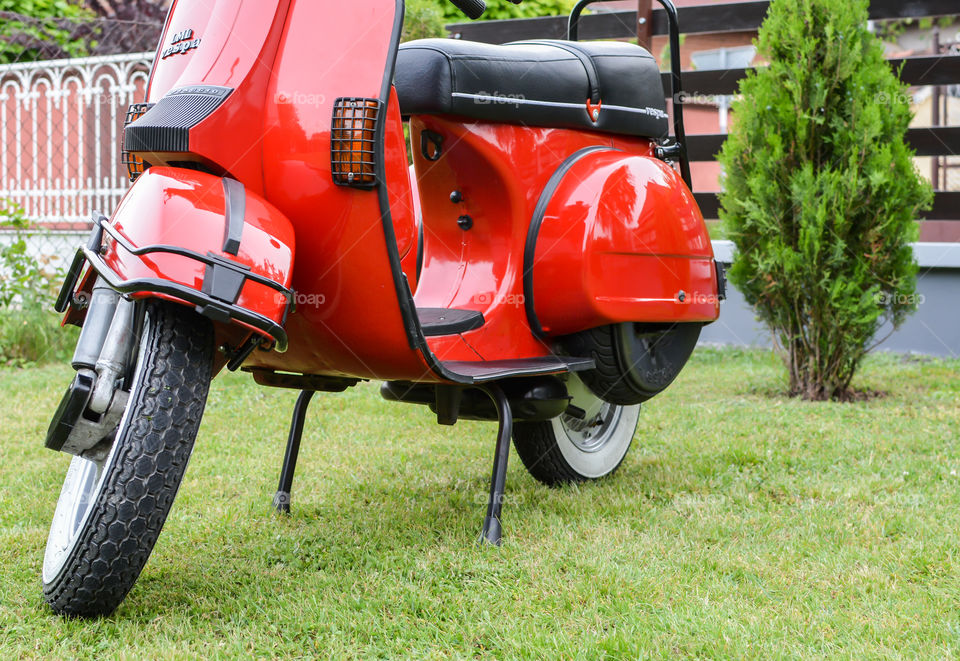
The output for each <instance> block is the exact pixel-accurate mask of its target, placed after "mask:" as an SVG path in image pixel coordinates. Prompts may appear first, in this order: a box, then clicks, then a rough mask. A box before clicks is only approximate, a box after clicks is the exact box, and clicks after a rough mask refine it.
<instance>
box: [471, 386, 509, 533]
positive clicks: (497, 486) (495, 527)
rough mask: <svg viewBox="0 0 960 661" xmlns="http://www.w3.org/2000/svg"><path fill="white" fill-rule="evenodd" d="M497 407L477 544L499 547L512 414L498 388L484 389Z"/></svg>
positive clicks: (507, 401) (507, 402)
mask: <svg viewBox="0 0 960 661" xmlns="http://www.w3.org/2000/svg"><path fill="white" fill-rule="evenodd" d="M484 392H486V393H487V394H488V395H489V396H490V399H492V400H493V403H494V404H495V405H496V407H497V418H498V419H499V421H500V428H499V430H498V431H497V449H496V451H495V454H494V457H493V477H492V478H491V479H490V499H489V501H488V502H487V516H486V517H484V519H483V532H481V533H480V540H479V543H480V544H481V545H483V544H492V545H493V546H500V540H501V537H502V533H503V527H502V525H501V523H500V511H501V509H503V494H504V489H505V487H506V482H507V459H508V458H509V456H510V437H511V436H512V434H513V412H512V411H511V410H510V402H509V400H508V399H507V396H506V395H505V394H504V393H503V390H502V389H501V388H500V386H498V385H496V384H493V385H490V386H487V387H486V388H484Z"/></svg>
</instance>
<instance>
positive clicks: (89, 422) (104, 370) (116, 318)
mask: <svg viewBox="0 0 960 661" xmlns="http://www.w3.org/2000/svg"><path fill="white" fill-rule="evenodd" d="M136 313H137V304H136V303H135V302H134V301H132V300H129V299H126V298H123V297H122V296H120V294H119V293H118V292H117V291H116V290H114V289H112V288H110V287H109V286H107V285H106V284H104V283H103V282H102V281H101V280H100V279H99V278H98V279H97V282H96V283H95V284H94V287H93V292H92V296H91V298H90V308H89V310H88V311H87V315H86V319H85V320H84V323H83V328H82V329H81V331H80V339H79V340H78V341H77V348H76V350H75V351H74V354H73V360H72V361H71V362H72V365H73V368H74V369H75V370H76V371H77V375H76V377H75V378H74V380H73V382H72V383H71V384H70V387H69V388H67V392H66V393H65V394H64V396H63V399H61V401H60V406H59V407H58V408H57V412H56V413H55V414H54V416H53V420H52V421H51V423H50V428H49V430H48V431H47V439H46V443H45V444H46V447H48V448H50V449H51V450H57V451H60V452H66V453H67V454H72V455H76V456H82V457H85V458H87V459H96V458H98V457H99V455H101V454H103V453H105V452H106V451H107V450H109V447H104V445H105V444H104V441H105V440H106V439H107V438H108V437H109V435H110V433H111V432H112V431H113V430H114V429H115V428H116V427H117V425H118V424H119V423H120V419H121V418H122V417H123V412H124V411H125V410H126V407H127V400H128V398H129V393H127V392H125V391H124V390H123V389H122V388H120V387H119V384H120V383H121V378H122V377H123V376H124V375H126V374H127V372H128V371H129V368H130V362H131V360H132V356H133V354H134V349H135V344H136V338H137V332H136V329H137V314H136Z"/></svg>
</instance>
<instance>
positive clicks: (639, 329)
mask: <svg viewBox="0 0 960 661" xmlns="http://www.w3.org/2000/svg"><path fill="white" fill-rule="evenodd" d="M701 328H702V325H701V324H694V323H686V324H640V323H625V324H612V325H609V326H601V327H600V328H593V329H590V330H586V331H583V332H580V333H577V334H575V335H570V336H568V337H565V338H564V339H563V345H564V348H565V349H566V350H567V351H568V352H569V353H570V354H571V355H573V356H585V357H589V358H593V359H594V362H596V365H597V366H596V368H595V369H592V370H589V371H586V372H581V373H580V377H581V378H582V379H583V382H584V383H585V384H586V385H587V387H588V388H590V391H591V392H593V394H595V395H596V396H597V397H599V398H600V399H603V400H604V401H607V402H612V403H614V404H621V405H631V404H640V403H642V402H645V401H647V400H648V399H650V398H651V397H653V396H654V395H657V394H659V393H661V392H663V390H664V389H665V388H666V387H667V386H669V385H670V384H671V383H673V380H674V379H676V378H677V375H678V374H680V370H682V369H683V367H684V365H686V364H687V360H688V359H689V358H690V354H692V353H693V350H694V349H695V348H696V346H697V340H698V339H700V330H701Z"/></svg>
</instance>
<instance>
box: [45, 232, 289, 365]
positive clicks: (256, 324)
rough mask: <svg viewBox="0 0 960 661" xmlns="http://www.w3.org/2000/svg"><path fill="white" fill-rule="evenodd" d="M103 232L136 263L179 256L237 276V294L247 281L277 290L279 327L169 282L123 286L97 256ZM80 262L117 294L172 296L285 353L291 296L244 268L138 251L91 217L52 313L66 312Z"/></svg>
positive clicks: (159, 249) (184, 252) (208, 258)
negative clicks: (152, 257) (248, 331)
mask: <svg viewBox="0 0 960 661" xmlns="http://www.w3.org/2000/svg"><path fill="white" fill-rule="evenodd" d="M104 232H106V233H107V234H109V235H110V237H111V238H112V239H113V240H114V241H116V242H117V244H118V245H119V246H120V247H121V248H123V249H124V250H125V251H127V252H129V253H130V254H131V255H134V256H137V257H140V256H143V255H148V254H151V253H168V254H171V255H179V256H181V257H187V258H189V259H194V260H196V261H199V262H202V263H203V264H205V265H207V266H209V267H218V268H224V269H227V270H229V271H231V272H233V273H235V274H236V275H239V276H240V277H242V279H243V280H242V284H241V285H240V289H242V288H243V285H246V283H247V281H251V282H255V283H257V284H261V285H264V286H266V287H269V288H271V289H274V290H276V291H277V292H278V293H280V294H282V295H283V296H284V298H285V299H286V301H287V304H286V307H285V308H284V311H283V317H282V319H281V323H280V324H278V323H277V322H275V321H273V320H272V319H269V318H267V317H265V316H263V315H262V314H259V313H257V312H253V311H251V310H247V309H245V308H242V307H240V306H238V305H236V304H235V303H233V302H231V301H227V300H224V299H222V298H216V297H214V296H213V295H211V294H207V293H205V292H202V291H197V290H196V289H194V288H193V287H188V286H186V285H182V284H180V283H178V282H171V281H169V280H163V279H160V278H135V279H132V280H124V279H123V278H121V277H120V276H118V275H117V274H116V273H114V271H113V269H111V268H110V267H109V266H107V264H106V262H104V261H103V258H102V257H101V256H100V245H101V243H102V241H103V233H104ZM84 262H89V263H90V266H91V267H93V270H94V271H96V272H97V275H99V276H100V277H101V278H103V280H104V281H105V282H106V283H107V284H108V285H109V286H110V287H111V288H112V289H115V290H117V291H118V292H120V293H121V294H132V293H139V292H148V293H153V294H165V295H167V296H173V297H175V298H179V299H182V300H184V301H186V302H188V303H191V304H193V305H195V306H196V307H197V311H198V312H200V313H201V314H203V315H205V316H207V317H210V318H211V319H213V320H214V321H220V322H229V321H236V322H239V323H242V324H245V325H247V326H250V327H251V328H254V329H256V330H257V331H259V332H260V333H262V334H264V335H267V336H269V337H271V338H273V340H274V341H275V342H276V349H277V350H278V351H281V352H282V351H286V349H287V333H286V331H285V330H284V329H283V325H282V324H283V323H286V320H287V316H288V315H289V314H290V311H291V309H292V308H293V301H294V297H293V292H292V291H291V290H290V289H288V288H286V287H284V286H283V285H281V284H279V283H277V282H274V281H273V280H271V279H269V278H266V277H264V276H262V275H259V274H257V273H251V272H250V270H249V267H247V266H244V265H243V264H238V263H236V262H234V261H231V260H229V259H225V258H223V257H220V256H219V255H215V254H213V253H208V254H206V255H203V254H201V253H198V252H195V251H193V250H189V249H187V248H181V247H179V246H169V245H161V244H156V245H148V246H143V247H142V248H137V247H136V246H134V245H133V244H132V243H130V242H129V241H128V240H127V239H126V237H124V236H123V235H122V234H120V233H119V232H117V231H116V229H114V228H113V227H111V226H110V225H109V223H108V219H107V218H106V217H105V216H103V215H100V214H96V215H95V216H94V221H93V229H92V230H91V232H90V239H89V241H88V242H87V245H86V247H83V248H80V249H78V250H77V253H76V255H75V256H74V258H73V262H72V263H71V265H70V268H69V270H68V271H67V277H66V279H65V280H64V283H63V286H62V287H61V289H60V294H59V295H58V296H57V302H56V305H55V306H54V307H55V309H56V311H57V312H60V313H63V312H66V310H67V307H68V306H69V304H70V302H71V299H72V296H73V291H74V288H75V287H76V285H77V281H78V280H79V278H80V274H81V272H82V271H83V264H84ZM238 291H239V290H238Z"/></svg>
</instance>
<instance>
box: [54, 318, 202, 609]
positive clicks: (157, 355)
mask: <svg viewBox="0 0 960 661" xmlns="http://www.w3.org/2000/svg"><path fill="white" fill-rule="evenodd" d="M145 307H146V309H145V311H144V314H143V326H142V330H141V332H140V333H139V342H140V346H139V349H138V350H137V359H136V363H135V365H134V366H133V368H132V369H131V370H130V371H129V373H128V375H127V377H125V383H123V384H122V385H121V386H120V387H121V388H122V389H124V390H127V391H128V392H129V399H128V404H127V407H126V409H125V410H124V412H123V416H122V418H121V419H120V423H119V424H118V426H117V428H116V430H115V431H114V432H113V433H112V434H111V435H109V436H107V438H106V440H105V442H106V443H109V442H110V439H111V437H112V440H113V442H112V445H110V447H109V450H108V451H106V452H101V453H99V455H98V456H99V457H101V458H98V459H96V460H90V459H86V458H83V457H74V458H73V461H72V462H71V463H70V468H69V470H68V471H67V476H66V479H65V480H64V483H63V488H62V490H61V492H60V499H59V501H58V502H57V509H56V512H55V514H54V517H53V523H52V524H51V526H50V534H49V537H48V538H47V549H46V553H45V555H44V560H43V593H44V597H45V598H46V600H47V602H48V603H49V604H50V606H51V608H53V610H54V611H55V612H56V613H59V614H62V615H70V616H82V617H93V616H99V615H108V614H110V613H111V612H113V610H114V609H115V608H116V607H117V606H118V605H119V604H120V602H121V601H123V599H124V597H125V596H126V595H127V592H129V591H130V588H132V587H133V584H134V583H135V582H136V580H137V578H138V577H139V575H140V571H141V570H142V569H143V567H144V565H145V564H146V562H147V558H149V556H150V552H151V551H152V550H153V546H154V544H155V543H156V541H157V536H158V535H159V534H160V529H161V528H162V527H163V523H164V521H165V520H166V518H167V513H168V512H169V511H170V506H171V504H172V503H173V499H174V497H175V496H176V493H177V489H178V488H179V487H180V481H181V479H182V478H183V473H184V470H185V469H186V466H187V460H188V459H189V458H190V453H191V450H192V449H193V442H194V439H195V438H196V435H197V431H198V429H199V427H200V419H201V418H202V416H203V409H204V405H205V404H206V399H207V391H208V389H209V385H210V379H211V374H212V365H213V328H212V326H211V324H210V322H209V321H208V320H207V319H204V318H203V317H201V316H200V315H198V314H197V313H196V312H194V311H193V310H191V309H190V308H187V307H184V306H180V305H176V304H173V303H167V302H161V301H149V302H147V303H146V304H145Z"/></svg>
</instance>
